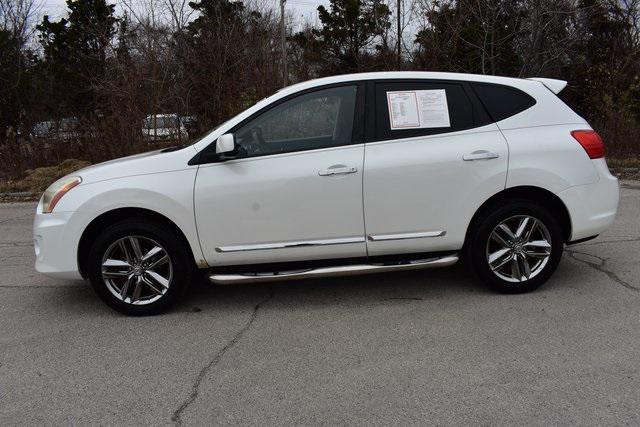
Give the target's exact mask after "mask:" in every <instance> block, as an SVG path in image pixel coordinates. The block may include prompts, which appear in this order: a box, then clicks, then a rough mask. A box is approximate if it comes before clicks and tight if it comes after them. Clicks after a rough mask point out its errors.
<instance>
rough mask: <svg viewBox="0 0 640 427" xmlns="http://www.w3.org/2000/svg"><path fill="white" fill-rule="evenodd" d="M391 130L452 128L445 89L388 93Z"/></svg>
mask: <svg viewBox="0 0 640 427" xmlns="http://www.w3.org/2000/svg"><path fill="white" fill-rule="evenodd" d="M387 105H388V107H389V121H390V126H391V130H398V129H422V128H442V127H450V126H451V122H450V121H449V107H448V105H447V93H446V91H445V90H444V89H432V90H411V91H394V92H387Z"/></svg>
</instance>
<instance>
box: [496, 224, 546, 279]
mask: <svg viewBox="0 0 640 427" xmlns="http://www.w3.org/2000/svg"><path fill="white" fill-rule="evenodd" d="M551 251H552V245H551V236H550V234H549V230H548V229H547V227H546V226H545V225H544V224H543V223H542V222H541V221H540V220H538V219H537V218H534V217H532V216H530V215H515V216H512V217H509V218H507V219H505V220H504V221H502V222H501V223H499V224H498V225H496V226H495V227H494V229H493V230H492V231H491V234H490V235H489V239H488V241H487V248H486V257H487V262H488V264H489V268H490V269H491V271H492V272H493V273H494V274H495V275H496V276H498V277H499V278H501V279H502V280H505V281H507V282H512V283H519V282H524V281H527V280H530V279H532V278H534V277H535V276H537V275H538V274H540V272H541V271H542V270H544V267H545V266H546V265H547V263H548V262H549V259H550V257H551Z"/></svg>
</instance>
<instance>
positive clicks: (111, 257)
mask: <svg viewBox="0 0 640 427" xmlns="http://www.w3.org/2000/svg"><path fill="white" fill-rule="evenodd" d="M172 278H173V263H172V262H171V258H170V257H169V254H168V253H167V251H166V250H165V249H164V248H163V247H162V246H161V245H160V244H159V243H158V242H156V241H155V240H152V239H149V238H148V237H143V236H125V237H122V238H120V239H118V240H116V241H115V242H113V243H112V244H111V245H110V246H109V247H108V248H107V250H106V251H105V253H104V256H103V257H102V280H103V282H104V284H105V286H106V287H107V289H108V290H109V292H111V294H112V295H113V296H115V297H116V298H117V299H119V300H120V301H122V302H124V303H127V304H132V305H146V304H151V303H153V302H155V301H157V300H159V299H160V298H162V297H163V296H164V295H165V294H166V293H167V291H168V290H169V286H170V285H171V280H172Z"/></svg>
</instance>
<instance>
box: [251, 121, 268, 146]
mask: <svg viewBox="0 0 640 427" xmlns="http://www.w3.org/2000/svg"><path fill="white" fill-rule="evenodd" d="M251 137H252V138H253V140H254V141H256V142H257V143H258V145H259V146H262V147H264V146H265V145H266V142H265V140H264V136H263V135H262V127H261V126H256V127H254V128H251Z"/></svg>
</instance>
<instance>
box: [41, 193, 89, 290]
mask: <svg viewBox="0 0 640 427" xmlns="http://www.w3.org/2000/svg"><path fill="white" fill-rule="evenodd" d="M73 215H74V213H73V212H52V213H48V214H43V213H42V201H41V202H40V203H39V204H38V208H37V211H36V216H35V219H34V222H33V246H34V250H35V253H36V266H35V267H36V271H38V272H40V273H43V274H45V275H47V276H49V277H54V278H57V279H82V275H81V274H80V271H79V269H78V257H77V254H78V242H79V240H80V239H79V237H77V236H75V233H74V232H73V227H72V226H70V223H71V218H72V216H73Z"/></svg>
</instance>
